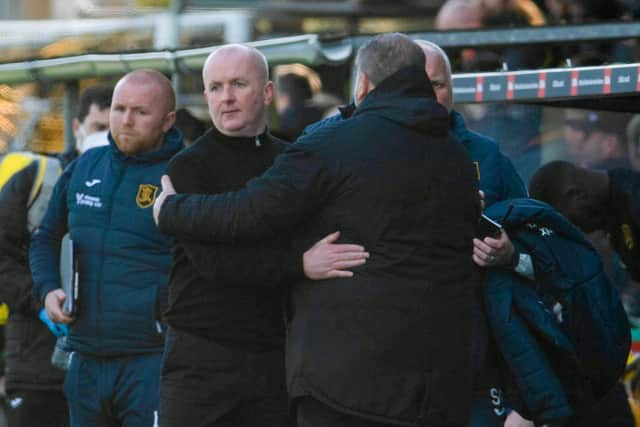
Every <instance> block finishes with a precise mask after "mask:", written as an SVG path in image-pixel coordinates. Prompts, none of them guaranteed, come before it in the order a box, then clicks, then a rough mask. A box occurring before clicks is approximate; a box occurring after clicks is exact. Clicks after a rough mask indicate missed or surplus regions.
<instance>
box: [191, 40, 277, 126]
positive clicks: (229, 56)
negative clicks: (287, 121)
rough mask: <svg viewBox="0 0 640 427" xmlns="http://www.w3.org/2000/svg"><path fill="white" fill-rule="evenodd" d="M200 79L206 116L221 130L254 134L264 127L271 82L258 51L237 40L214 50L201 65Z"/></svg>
mask: <svg viewBox="0 0 640 427" xmlns="http://www.w3.org/2000/svg"><path fill="white" fill-rule="evenodd" d="M202 82H203V85H204V96H205V98H206V100H207V105H208V106H209V116H210V117H211V121H212V122H213V124H214V126H215V127H216V129H218V130H219V131H220V132H221V133H223V134H224V135H227V136H238V137H254V136H256V135H259V134H260V133H262V132H263V131H264V129H265V128H266V122H267V109H268V107H269V104H271V100H272V99H273V83H272V82H271V81H269V68H268V64H267V60H266V58H265V57H264V55H263V54H262V53H260V51H258V50H257V49H254V48H252V47H249V46H244V45H240V44H230V45H226V46H223V47H221V48H219V49H217V50H215V51H214V52H212V53H211V55H209V57H208V58H207V60H206V61H205V64H204V66H203V68H202Z"/></svg>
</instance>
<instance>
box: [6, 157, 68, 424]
mask: <svg viewBox="0 0 640 427" xmlns="http://www.w3.org/2000/svg"><path fill="white" fill-rule="evenodd" d="M17 155H19V154H9V155H8V156H7V157H5V159H4V162H3V167H7V165H6V164H5V162H8V161H10V160H11V159H12V158H14V157H15V158H16V159H17V157H16V156H17ZM24 160H25V163H24V164H23V165H22V167H21V168H20V169H19V170H17V171H15V173H14V174H13V175H12V177H11V178H10V179H9V180H8V181H7V182H6V183H5V184H4V186H2V190H1V191H0V283H2V285H1V286H0V301H3V302H4V303H6V304H7V305H8V307H9V320H8V323H7V326H6V332H5V350H4V358H5V381H6V382H5V388H6V393H7V411H6V414H7V422H8V425H9V427H30V426H39V425H47V426H54V427H64V426H67V425H68V424H69V416H68V410H67V402H66V400H65V398H64V395H63V392H62V383H63V380H64V371H62V370H59V369H57V368H55V367H54V366H52V364H51V354H52V352H53V350H54V346H55V343H56V338H57V337H61V336H64V335H65V334H66V326H65V325H61V324H56V323H54V322H52V321H51V319H50V318H49V317H48V316H47V313H46V311H45V309H44V308H43V304H42V302H41V301H38V300H36V299H35V298H34V296H33V294H32V287H33V282H32V279H31V272H30V270H29V258H28V252H29V244H30V240H31V233H32V232H33V231H34V229H35V228H36V227H37V226H38V224H39V223H40V221H41V219H42V215H43V214H44V211H45V209H46V207H47V203H48V202H49V198H50V196H51V192H52V190H53V186H54V185H55V182H56V180H57V179H58V176H59V175H60V172H61V167H60V162H59V161H58V159H56V158H55V157H53V156H47V155H44V154H43V155H33V156H28V157H27V156H25V157H24Z"/></svg>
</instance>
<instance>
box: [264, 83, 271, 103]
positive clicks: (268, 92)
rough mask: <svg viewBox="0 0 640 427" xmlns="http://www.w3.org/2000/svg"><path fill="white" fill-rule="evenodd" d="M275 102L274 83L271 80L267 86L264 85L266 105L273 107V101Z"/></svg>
mask: <svg viewBox="0 0 640 427" xmlns="http://www.w3.org/2000/svg"><path fill="white" fill-rule="evenodd" d="M272 100H273V82H272V81H271V80H269V81H268V82H267V84H265V85H264V105H265V106H267V107H268V106H269V105H271V101H272Z"/></svg>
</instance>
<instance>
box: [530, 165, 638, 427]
mask: <svg viewBox="0 0 640 427" xmlns="http://www.w3.org/2000/svg"><path fill="white" fill-rule="evenodd" d="M529 192H530V194H531V197H533V198H535V199H538V200H542V201H544V202H546V203H549V204H550V205H551V206H553V207H554V208H556V209H557V210H558V211H559V212H560V213H562V214H563V215H564V216H566V217H567V218H568V219H569V221H571V222H572V223H573V224H575V225H576V226H577V227H578V228H580V230H582V231H583V232H584V233H589V234H592V233H594V232H604V233H605V234H606V236H607V237H608V239H609V242H610V244H611V246H612V247H613V249H614V250H615V251H616V253H617V254H618V256H619V257H620V259H621V260H622V262H623V263H624V267H625V269H626V271H627V272H628V274H629V276H630V277H631V279H632V282H631V285H630V288H629V289H622V290H621V291H622V293H623V298H622V299H623V301H624V293H626V292H629V291H632V292H633V291H634V290H635V292H637V289H638V287H639V286H640V245H638V242H640V240H639V239H640V173H638V172H634V171H632V170H629V169H613V170H593V169H587V168H583V167H579V166H576V165H574V164H572V163H569V162H566V161H562V160H558V161H554V162H550V163H547V164H546V165H544V166H542V167H541V168H540V169H539V170H538V171H536V173H535V175H534V176H533V178H532V179H531V184H530V185H529ZM635 298H636V299H637V295H636V296H635ZM625 309H626V310H627V314H628V317H629V318H630V322H631V324H632V325H636V326H638V324H639V323H638V321H639V317H640V313H639V312H638V304H637V301H635V306H634V307H633V306H632V307H630V306H629V304H628V303H627V304H625ZM576 422H577V423H578V424H575V425H593V426H609V425H610V426H615V427H618V426H633V425H634V423H633V419H632V417H631V412H630V408H629V405H628V402H627V397H626V394H625V390H624V388H623V386H622V385H621V384H619V385H618V386H617V387H615V388H614V389H613V390H612V391H611V392H610V393H609V394H608V395H607V396H605V398H604V399H603V400H602V401H601V402H600V403H599V404H598V405H596V406H595V407H594V408H593V409H592V410H591V411H590V412H589V413H587V414H580V419H579V420H577V421H576ZM580 422H582V424H580Z"/></svg>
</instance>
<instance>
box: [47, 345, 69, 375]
mask: <svg viewBox="0 0 640 427" xmlns="http://www.w3.org/2000/svg"><path fill="white" fill-rule="evenodd" d="M66 348H67V337H66V336H62V337H59V338H58V339H57V340H56V345H55V347H54V348H53V353H52V354H51V364H52V365H53V366H55V367H56V368H58V369H62V370H63V371H66V370H67V369H69V360H70V359H71V352H69V351H67V350H66Z"/></svg>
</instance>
